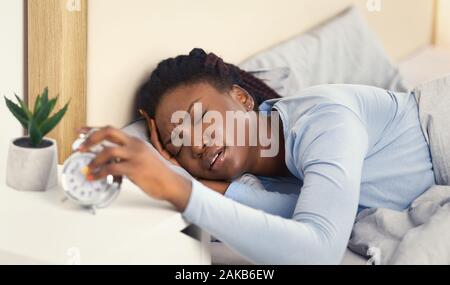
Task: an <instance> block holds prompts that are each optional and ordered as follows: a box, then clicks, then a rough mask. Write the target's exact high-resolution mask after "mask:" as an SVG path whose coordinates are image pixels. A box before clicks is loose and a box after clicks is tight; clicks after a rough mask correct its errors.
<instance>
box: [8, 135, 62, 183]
mask: <svg viewBox="0 0 450 285" xmlns="http://www.w3.org/2000/svg"><path fill="white" fill-rule="evenodd" d="M27 141H28V138H27V137H22V138H18V139H14V140H12V141H11V143H10V145H9V152H8V161H7V164H6V184H7V185H8V186H9V187H11V188H14V189H16V190H20V191H46V190H48V189H51V188H54V187H56V186H57V185H58V168H57V167H58V165H57V164H58V162H57V161H58V152H57V147H56V141H55V140H52V139H49V138H45V139H44V141H43V145H42V147H40V148H32V147H29V146H26V144H27V143H26V142H27Z"/></svg>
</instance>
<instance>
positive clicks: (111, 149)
mask: <svg viewBox="0 0 450 285" xmlns="http://www.w3.org/2000/svg"><path fill="white" fill-rule="evenodd" d="M88 131H89V128H83V129H81V132H83V133H86V132H88ZM104 140H107V141H110V142H112V143H114V144H116V145H117V146H106V147H104V148H103V150H102V151H101V152H100V153H98V154H97V156H96V158H95V159H93V160H92V162H91V163H90V164H89V165H88V168H89V172H88V175H87V178H88V180H97V179H102V178H105V177H106V176H108V175H116V176H118V175H124V176H127V177H128V179H130V180H131V181H132V182H133V183H134V184H136V185H137V186H138V187H139V188H141V189H142V190H143V191H144V192H145V193H147V194H148V195H150V196H151V197H153V198H156V199H161V200H167V201H169V202H171V203H172V204H173V205H174V206H175V207H176V208H177V209H178V210H179V211H183V210H184V209H185V208H186V206H187V203H188V201H189V197H190V193H191V190H192V189H191V187H192V186H191V181H190V180H189V179H187V178H185V177H183V176H181V175H179V174H177V173H175V172H174V171H172V170H171V169H170V168H169V167H168V166H167V165H166V164H165V163H164V162H163V161H161V160H160V158H159V157H158V156H157V155H155V153H153V152H152V151H151V150H150V149H149V148H148V146H147V145H145V143H144V142H143V141H141V140H140V139H138V138H135V137H132V136H128V135H127V134H126V133H124V132H123V131H121V130H119V129H116V128H113V127H104V128H101V129H99V130H98V131H95V132H93V133H92V134H91V135H89V137H88V138H87V139H86V141H85V142H84V143H83V144H82V145H81V146H80V148H79V151H81V152H84V151H87V150H88V149H89V148H91V147H93V146H95V145H97V144H99V143H101V142H102V141H104Z"/></svg>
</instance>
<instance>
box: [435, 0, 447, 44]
mask: <svg viewBox="0 0 450 285" xmlns="http://www.w3.org/2000/svg"><path fill="white" fill-rule="evenodd" d="M437 1H438V5H437V6H438V11H437V15H436V16H437V23H436V25H437V26H436V44H438V45H440V46H443V47H447V48H450V0H437Z"/></svg>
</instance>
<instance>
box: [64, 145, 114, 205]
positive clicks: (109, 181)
mask: <svg viewBox="0 0 450 285" xmlns="http://www.w3.org/2000/svg"><path fill="white" fill-rule="evenodd" d="M94 158H95V154H94V153H74V154H72V155H71V156H70V157H69V158H68V159H67V160H66V162H65V163H64V167H63V173H62V185H63V189H64V191H65V193H66V195H67V196H68V197H69V198H71V199H72V200H74V201H76V202H77V203H79V204H81V205H83V206H95V207H104V206H106V205H107V204H108V203H109V202H111V201H112V200H113V199H114V198H115V196H116V195H117V194H118V192H119V183H118V181H114V180H115V179H114V178H113V176H108V177H107V178H106V179H103V180H95V181H88V180H87V179H86V177H85V173H84V169H86V168H85V167H86V166H87V165H88V164H89V163H90V162H91V161H92V159H94Z"/></svg>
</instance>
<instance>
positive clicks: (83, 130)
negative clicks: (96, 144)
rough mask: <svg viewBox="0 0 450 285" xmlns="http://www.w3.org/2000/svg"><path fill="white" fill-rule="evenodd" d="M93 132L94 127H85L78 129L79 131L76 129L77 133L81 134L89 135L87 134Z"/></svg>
mask: <svg viewBox="0 0 450 285" xmlns="http://www.w3.org/2000/svg"><path fill="white" fill-rule="evenodd" d="M91 130H92V127H87V126H84V127H81V128H77V129H76V132H77V133H79V134H87V133H89V132H90V131H91Z"/></svg>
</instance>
